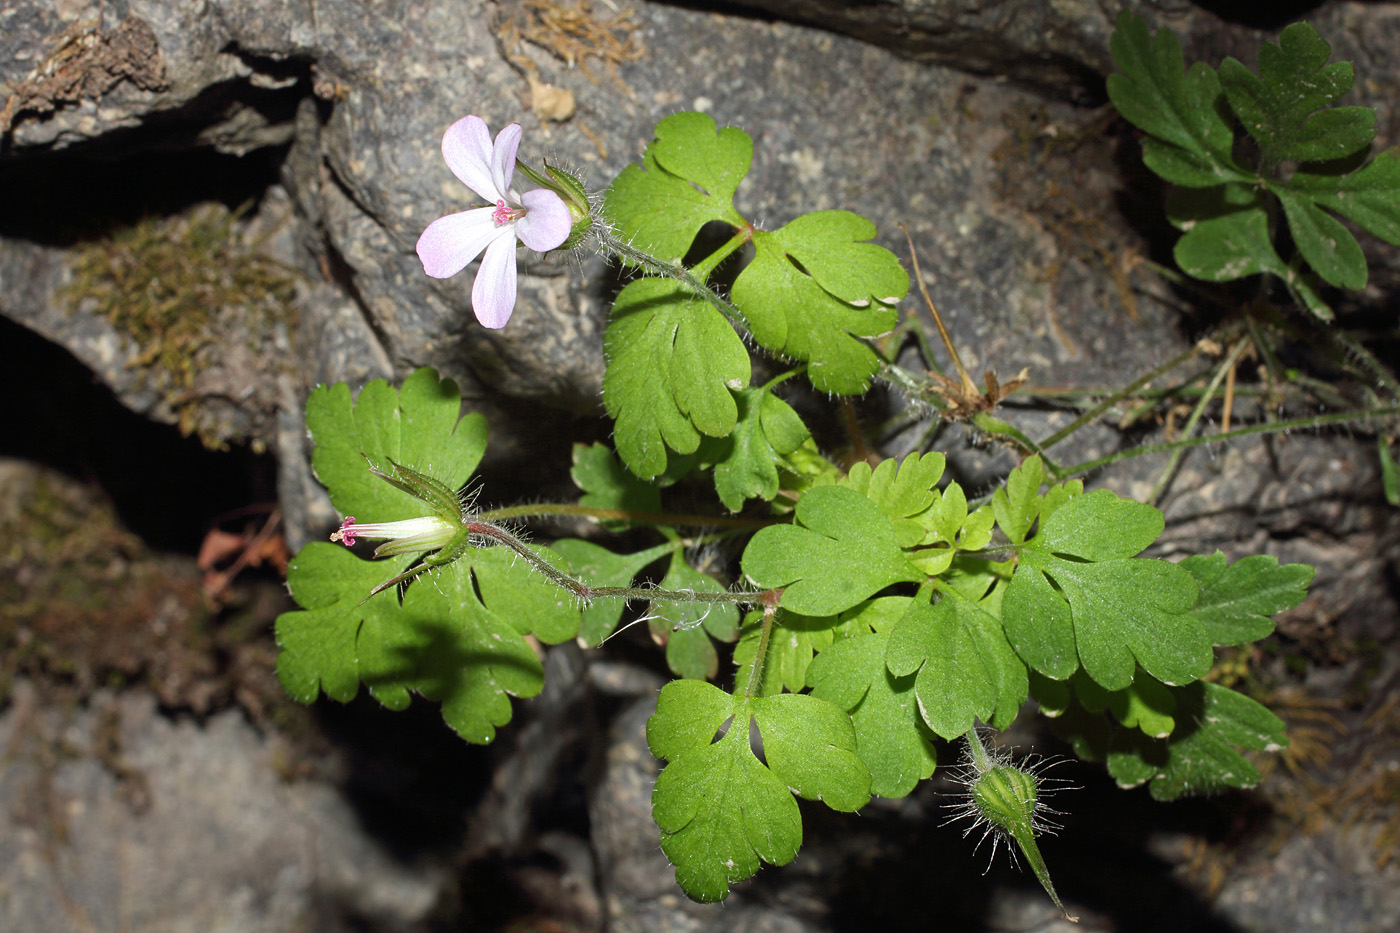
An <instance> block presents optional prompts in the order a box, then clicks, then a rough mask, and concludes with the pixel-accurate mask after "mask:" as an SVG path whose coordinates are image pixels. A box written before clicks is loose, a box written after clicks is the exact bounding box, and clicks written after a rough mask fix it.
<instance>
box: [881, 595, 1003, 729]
mask: <svg viewBox="0 0 1400 933" xmlns="http://www.w3.org/2000/svg"><path fill="white" fill-rule="evenodd" d="M885 661H886V664H887V665H888V666H889V670H890V673H892V674H893V675H895V676H896V677H907V676H909V675H910V674H915V673H916V672H917V677H916V678H915V684H914V693H915V696H916V697H917V698H918V703H919V712H920V713H921V714H922V716H923V719H924V722H926V723H928V727H929V728H930V729H932V730H933V731H934V732H936V733H938V734H939V735H941V736H942V737H943V738H945V739H954V738H957V737H958V736H960V735H962V734H963V733H965V732H966V731H967V730H968V729H970V728H972V726H973V723H974V721H976V720H981V721H983V722H989V723H993V724H994V725H997V726H998V727H1000V728H1004V727H1005V726H1007V725H1009V724H1010V723H1011V721H1012V720H1013V719H1015V718H1016V713H1017V711H1018V710H1019V708H1020V705H1021V703H1023V702H1024V701H1025V699H1026V695H1027V689H1028V688H1027V684H1026V668H1025V665H1024V664H1022V663H1021V660H1020V659H1019V658H1017V656H1016V653H1015V652H1014V651H1013V650H1012V649H1011V646H1010V645H1009V644H1008V643H1007V641H1006V636H1005V635H1004V634H1003V632H1002V627H1001V625H1000V624H998V621H997V619H995V618H994V617H992V616H991V615H989V614H988V613H987V612H986V611H985V610H983V609H982V608H980V607H979V606H977V605H976V604H975V603H973V602H971V601H970V600H967V599H965V598H964V597H962V596H960V595H959V594H957V593H955V592H946V593H944V595H943V598H942V599H941V600H939V601H938V602H937V603H934V604H932V605H930V604H928V603H925V602H922V601H915V602H914V603H913V604H911V606H910V608H909V612H908V614H907V615H905V617H904V620H903V621H902V622H900V624H899V626H898V627H897V628H895V630H894V632H893V633H892V634H891V635H890V640H889V646H888V650H887V653H886V656H885Z"/></svg>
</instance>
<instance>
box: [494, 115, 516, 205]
mask: <svg viewBox="0 0 1400 933" xmlns="http://www.w3.org/2000/svg"><path fill="white" fill-rule="evenodd" d="M520 133H521V129H520V124H519V123H512V124H511V125H510V126H508V127H506V128H505V129H503V130H501V131H500V132H499V133H497V134H496V145H495V146H494V147H492V149H491V181H492V182H493V183H494V184H495V186H496V190H497V191H499V192H501V194H500V197H502V198H505V199H506V200H507V201H510V200H512V198H511V191H510V182H511V179H512V178H514V177H515V153H516V150H518V149H519V148H520ZM511 206H512V207H514V205H513V204H512V205H511Z"/></svg>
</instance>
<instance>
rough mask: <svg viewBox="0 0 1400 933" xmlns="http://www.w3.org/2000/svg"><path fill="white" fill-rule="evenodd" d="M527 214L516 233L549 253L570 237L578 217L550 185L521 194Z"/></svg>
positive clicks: (519, 221) (521, 219)
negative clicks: (574, 215)
mask: <svg viewBox="0 0 1400 933" xmlns="http://www.w3.org/2000/svg"><path fill="white" fill-rule="evenodd" d="M520 201H521V203H522V204H524V205H525V210H526V214H525V216H524V217H522V218H520V219H519V220H517V221H516V222H515V235H516V236H518V237H520V242H521V243H524V244H525V245H526V246H528V247H529V248H530V249H532V250H534V251H535V252H537V253H544V252H548V251H549V250H552V249H554V247H556V246H558V245H559V244H560V243H563V242H564V241H565V240H567V239H568V238H569V231H570V230H572V229H573V226H574V220H573V217H571V216H570V214H569V208H568V206H567V205H566V204H565V203H564V199H563V198H561V197H559V195H557V194H555V193H554V192H553V191H550V190H549V189H548V188H536V189H535V190H534V191H527V192H525V193H524V194H523V195H521V196H520Z"/></svg>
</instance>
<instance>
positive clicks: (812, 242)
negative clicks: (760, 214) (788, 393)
mask: <svg viewBox="0 0 1400 933" xmlns="http://www.w3.org/2000/svg"><path fill="white" fill-rule="evenodd" d="M874 235H875V225H874V224H872V223H871V222H870V221H868V220H866V219H865V218H863V217H861V216H859V215H857V214H852V213H850V212H849V211H821V212H818V213H815V214H806V215H804V216H802V217H799V218H797V219H796V220H794V221H792V222H791V223H789V224H787V225H786V226H784V227H783V228H781V229H779V230H776V231H773V232H771V233H768V232H763V231H757V232H755V233H754V235H753V243H754V251H755V253H754V258H753V261H752V262H750V263H749V264H748V266H746V267H745V268H744V270H743V271H742V272H740V273H739V276H738V278H737V279H736V280H735V282H734V288H733V290H732V298H733V301H734V304H735V305H736V306H737V307H738V308H739V310H740V311H741V312H742V313H743V315H744V319H745V322H746V323H747V324H748V327H749V331H750V333H752V335H753V338H754V340H756V341H757V342H758V344H759V345H760V346H762V347H763V348H764V349H765V350H768V351H769V352H772V353H776V354H780V355H783V356H787V357H791V358H793V359H796V360H801V361H803V362H805V363H807V364H808V365H807V378H808V380H810V381H811V383H812V385H813V386H814V387H816V388H817V389H819V390H821V391H823V392H831V393H834V394H837V395H859V394H861V393H863V392H865V391H866V390H867V389H868V388H870V380H871V377H872V376H874V374H875V373H876V371H877V370H878V369H879V367H880V358H879V356H878V355H877V354H876V353H875V351H874V350H872V349H871V348H870V347H869V346H867V345H866V344H865V343H864V342H863V341H861V340H860V339H859V338H861V337H874V336H877V335H879V334H884V333H888V332H889V331H890V330H892V329H893V328H894V326H895V323H896V322H897V321H898V319H899V312H898V311H897V310H896V309H895V307H894V302H897V301H899V300H900V299H901V298H903V297H904V296H905V295H906V294H908V292H909V277H908V275H907V274H906V273H905V272H904V270H903V268H902V267H901V266H900V265H899V260H898V259H897V258H896V257H895V256H894V254H893V253H891V252H889V251H888V250H886V249H885V248H884V247H882V246H877V245H875V244H873V243H864V242H860V241H862V240H866V239H869V238H870V237H873V236H874Z"/></svg>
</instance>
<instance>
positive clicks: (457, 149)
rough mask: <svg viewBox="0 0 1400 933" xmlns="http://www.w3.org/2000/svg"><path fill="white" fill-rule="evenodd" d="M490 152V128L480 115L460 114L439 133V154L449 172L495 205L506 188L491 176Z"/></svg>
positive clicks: (503, 194)
mask: <svg viewBox="0 0 1400 933" xmlns="http://www.w3.org/2000/svg"><path fill="white" fill-rule="evenodd" d="M491 151H492V147H491V131H490V130H488V129H487V128H486V121H485V120H483V119H481V117H473V116H467V117H463V118H462V119H460V120H458V121H457V122H456V123H454V124H452V125H451V126H449V127H448V128H447V132H446V133H443V134H442V157H443V159H444V160H445V161H446V162H447V167H448V168H450V169H451V170H452V174H453V175H456V176H457V177H458V178H459V179H460V180H461V182H462V184H464V185H466V186H467V187H468V188H470V189H472V190H473V191H475V192H476V193H477V194H479V195H481V196H482V197H483V198H485V199H486V200H487V201H490V202H491V203H492V204H493V205H494V204H495V203H496V202H497V201H499V200H501V198H503V197H505V190H506V189H505V188H499V187H497V186H496V183H495V181H494V180H493V179H492V176H491Z"/></svg>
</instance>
